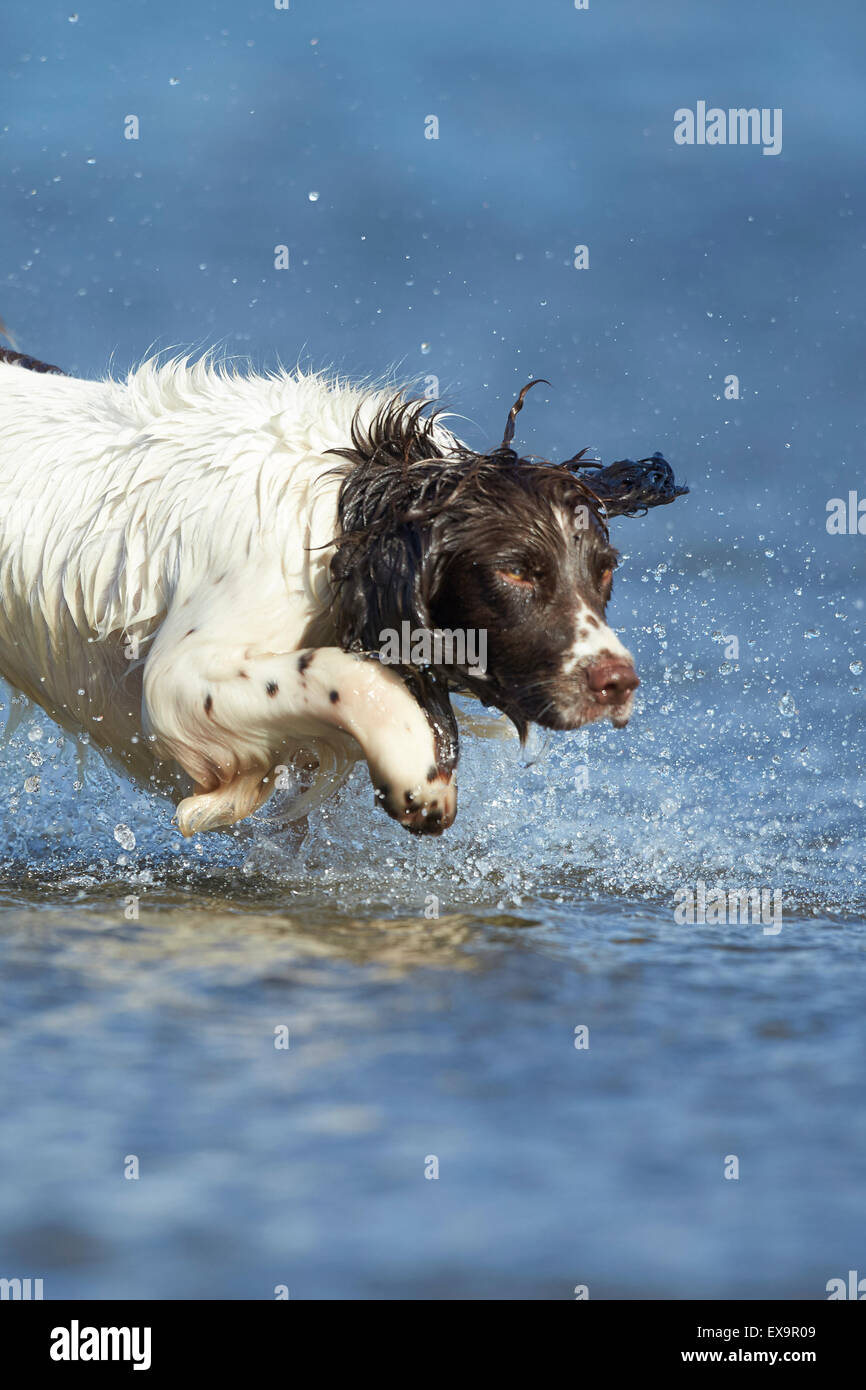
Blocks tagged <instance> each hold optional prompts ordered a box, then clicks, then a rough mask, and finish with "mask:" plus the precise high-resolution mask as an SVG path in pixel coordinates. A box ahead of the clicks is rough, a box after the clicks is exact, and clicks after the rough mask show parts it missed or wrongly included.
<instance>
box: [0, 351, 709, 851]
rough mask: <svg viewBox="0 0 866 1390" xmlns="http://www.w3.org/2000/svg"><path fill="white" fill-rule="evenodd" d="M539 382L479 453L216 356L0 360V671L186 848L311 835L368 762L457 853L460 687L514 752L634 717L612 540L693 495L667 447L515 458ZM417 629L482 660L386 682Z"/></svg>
mask: <svg viewBox="0 0 866 1390" xmlns="http://www.w3.org/2000/svg"><path fill="white" fill-rule="evenodd" d="M536 384H537V383H536V382H530V383H529V384H528V385H527V386H526V387H524V389H523V391H521V393H520V396H519V398H518V400H517V401H515V403H514V406H513V407H512V409H511V411H510V413H509V416H508V420H507V423H506V430H505V434H504V438H503V441H502V443H501V444H500V445H499V446H497V447H496V448H493V449H492V450H491V451H490V452H488V453H478V452H475V451H473V450H471V449H469V448H468V447H467V446H466V445H465V444H463V443H462V442H461V441H460V440H459V439H458V438H457V436H456V435H454V434H453V433H452V432H451V431H450V429H448V428H447V427H446V426H445V423H444V420H443V416H442V412H441V410H439V409H438V408H435V407H431V405H430V402H429V401H427V400H424V399H413V398H412V397H411V396H410V395H409V394H408V393H407V392H406V391H398V392H396V393H395V392H394V390H393V389H387V388H382V387H379V386H358V385H353V384H351V383H348V382H345V381H342V380H340V379H338V378H335V377H333V376H328V375H326V374H321V373H304V372H302V371H295V372H287V371H282V370H281V371H278V372H275V373H273V374H271V375H257V374H255V373H251V372H241V371H238V370H236V369H234V368H231V367H229V366H227V365H226V364H224V363H223V364H220V363H218V362H215V361H214V359H213V358H211V357H205V358H202V359H200V360H198V361H193V360H191V359H189V358H181V359H175V360H171V361H166V362H159V361H158V360H150V361H146V362H144V363H143V364H142V365H140V366H138V367H137V368H135V369H134V370H133V371H131V372H130V373H129V375H128V376H127V377H126V379H125V380H122V381H119V380H112V379H106V380H100V381H88V380H82V379H78V378H74V377H70V376H66V375H65V374H64V373H62V372H61V371H60V369H58V368H56V367H51V366H49V365H47V364H45V363H42V362H39V361H37V360H36V359H34V358H30V357H25V356H23V355H22V354H20V353H17V352H12V351H8V350H0V674H2V675H3V676H4V677H5V678H6V680H7V681H9V683H10V684H11V685H12V686H14V687H15V688H16V689H17V690H19V691H21V692H22V693H23V694H24V695H25V696H27V697H29V698H30V699H31V700H33V701H35V702H36V703H37V704H39V705H40V706H41V707H42V708H43V709H44V710H46V711H47V713H48V714H49V715H50V716H51V717H52V719H54V720H55V721H56V722H57V723H58V724H60V725H61V726H63V727H64V728H65V729H67V730H70V731H72V732H74V733H76V734H78V735H81V734H82V733H86V734H87V735H89V741H90V743H91V744H93V745H94V746H96V747H97V748H98V749H100V750H101V752H102V753H103V755H104V756H105V757H106V758H107V759H108V760H109V761H110V762H112V763H113V764H114V765H115V766H118V767H120V768H122V769H123V771H124V772H125V773H126V774H127V775H128V776H130V777H131V778H132V779H133V780H135V781H137V782H139V783H141V784H144V785H147V786H150V787H155V788H156V789H157V790H159V791H160V792H162V793H164V794H166V795H167V796H168V797H170V798H171V800H172V801H173V802H174V803H175V805H176V822H177V825H178V827H179V829H180V831H181V833H182V834H183V835H185V836H190V835H194V834H196V833H199V832H204V831H209V830H215V829H220V828H224V827H228V826H231V825H234V824H235V823H236V822H238V821H240V820H242V819H243V818H244V817H246V816H249V815H250V814H251V813H252V812H254V811H255V810H257V809H258V808H259V807H260V806H262V805H263V804H264V802H265V801H266V800H267V798H268V797H269V796H270V794H271V793H272V791H273V790H274V787H275V786H281V785H282V786H290V787H293V788H294V789H295V791H296V792H298V795H297V796H296V800H295V801H294V802H293V803H292V813H293V814H296V815H297V816H301V815H303V814H304V813H305V811H307V810H309V809H310V808H311V807H312V806H313V805H315V804H318V802H319V801H321V800H322V799H323V797H324V796H326V795H328V794H329V793H330V792H332V791H333V790H334V789H335V787H336V786H337V785H339V782H340V780H341V779H342V778H343V777H344V776H345V775H346V773H347V771H348V770H349V769H350V768H351V766H352V765H353V763H354V762H356V761H357V760H358V759H359V758H364V759H365V760H366V762H367V765H368V768H369V771H370V776H371V780H372V783H373V786H374V789H375V800H376V802H377V803H378V804H380V805H381V806H382V807H383V808H384V809H385V811H387V813H388V814H389V815H390V816H392V817H393V818H394V819H395V820H397V821H398V822H399V823H400V824H401V825H403V826H405V827H406V828H407V829H408V830H410V831H413V832H416V833H424V834H439V833H441V832H442V831H443V830H445V829H446V828H447V827H448V826H449V825H450V824H451V823H452V822H453V820H454V818H455V815H456V812H457V789H456V770H457V762H458V751H459V745H458V731H457V723H456V719H455V715H454V710H453V707H452V704H451V698H450V697H451V695H452V694H453V693H454V692H463V693H466V694H470V695H473V696H476V697H478V698H479V699H480V700H481V701H482V702H483V703H484V704H485V705H486V706H488V707H492V708H494V709H497V710H499V711H501V712H502V713H504V714H505V715H507V716H508V718H509V719H510V720H511V721H513V723H514V724H515V725H516V727H517V730H518V733H519V734H520V736H521V738H525V736H526V733H527V730H528V727H529V725H530V723H531V722H536V723H538V724H541V725H544V726H546V727H549V728H553V729H576V728H580V727H581V726H582V725H584V724H588V723H590V722H591V721H594V720H598V719H601V718H609V719H611V720H612V722H613V723H614V724H615V725H616V726H618V727H622V726H624V725H625V724H626V723H627V722H628V719H629V716H630V714H631V710H632V702H633V695H634V690H635V688H636V687H637V685H638V678H637V675H636V673H635V669H634V664H633V662H632V658H631V656H630V654H629V652H628V651H627V650H626V648H625V647H624V646H623V644H622V643H621V642H620V640H619V639H618V638H617V637H616V635H615V634H614V633H613V632H612V630H611V629H610V627H609V626H608V625H607V622H606V620H605V610H606V607H607V603H608V600H609V599H610V596H611V589H612V584H613V572H614V569H615V568H616V565H617V558H618V557H617V552H616V550H615V549H614V548H613V547H612V545H611V543H610V537H609V530H608V522H609V520H610V518H612V517H616V516H622V515H628V516H634V515H640V514H644V513H645V512H646V510H647V509H648V508H650V507H655V506H659V505H662V504H667V503H670V502H672V501H674V500H675V498H677V497H679V496H681V495H683V494H684V493H685V492H687V491H688V489H687V488H685V487H682V486H679V485H678V484H677V483H676V481H675V480H674V476H673V472H672V470H671V468H670V466H669V465H668V463H667V462H666V461H665V460H664V459H663V458H662V456H661V455H660V454H654V455H653V456H652V457H651V458H646V459H642V460H639V461H637V462H633V461H631V460H622V461H620V462H618V463H614V464H612V465H610V466H609V467H607V468H602V467H601V465H600V464H599V463H597V462H595V461H590V460H587V459H586V458H585V456H584V455H585V451H584V453H581V454H577V455H575V456H574V457H573V458H571V459H569V460H567V461H565V462H563V463H559V464H554V463H551V462H547V461H544V460H540V459H534V458H523V457H521V456H520V455H519V454H518V453H517V452H516V451H515V449H514V447H513V438H514V429H515V420H516V417H517V414H518V412H519V411H520V409H521V408H522V406H523V403H524V398H525V396H526V393H527V391H528V390H529V389H530V387H531V386H534V385H536ZM407 625H408V627H407ZM401 631H402V632H405V631H409V632H410V633H422V634H425V633H426V634H431V633H432V634H433V636H434V637H439V636H442V635H444V636H446V637H447V636H451V637H453V635H454V634H455V633H456V634H458V635H460V634H465V633H467V632H473V633H481V634H483V635H484V645H485V658H486V659H485V661H484V662H483V663H481V662H479V661H477V660H475V661H474V662H471V663H470V662H469V660H468V659H467V657H466V654H465V653H464V652H462V651H461V650H458V651H457V652H456V655H455V654H454V652H453V650H452V651H451V652H450V653H449V654H448V655H447V656H445V657H443V655H442V652H441V651H440V650H437V649H436V644H435V643H434V644H433V648H432V649H431V650H432V652H433V654H432V655H430V654H429V653H425V656H424V659H423V660H419V661H415V660H414V659H403V660H400V661H398V662H396V663H392V664H389V662H388V661H386V660H385V659H384V658H383V655H382V653H383V642H384V641H385V637H386V635H387V634H393V633H395V632H396V633H400V632H401ZM440 645H441V644H440Z"/></svg>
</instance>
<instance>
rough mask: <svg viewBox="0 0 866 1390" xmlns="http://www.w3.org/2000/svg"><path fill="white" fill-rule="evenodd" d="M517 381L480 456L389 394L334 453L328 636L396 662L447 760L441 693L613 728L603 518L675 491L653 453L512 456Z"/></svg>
mask: <svg viewBox="0 0 866 1390" xmlns="http://www.w3.org/2000/svg"><path fill="white" fill-rule="evenodd" d="M534 384H535V383H530V384H529V385H534ZM528 390H529V386H526V387H524V389H523V391H522V392H521V393H520V397H519V399H518V400H517V401H516V402H515V405H514V406H513V407H512V410H511V412H510V414H509V417H508V424H507V426H506V431H505V437H504V439H503V441H502V444H501V445H500V446H499V447H498V448H496V449H494V450H492V451H491V452H490V453H475V452H473V451H470V450H468V449H466V447H465V446H463V445H461V444H460V443H459V441H457V440H456V439H454V438H453V436H450V435H449V433H448V432H447V431H445V430H444V429H443V428H442V427H441V425H440V424H439V423H438V422H437V420H436V417H435V415H434V416H430V415H425V414H424V413H423V412H424V411H425V408H426V407H427V405H428V402H426V401H406V400H405V399H404V398H402V397H398V398H397V399H395V400H393V401H391V402H389V403H388V404H387V405H385V406H384V407H383V408H382V409H381V410H380V411H379V412H378V413H377V415H376V416H375V418H374V419H373V421H372V423H371V424H370V425H368V426H367V427H366V428H365V429H362V428H361V426H360V425H359V423H358V422H357V420H356V422H355V426H354V429H353V442H352V448H351V449H347V450H341V451H339V452H340V453H342V454H343V455H344V456H345V457H346V458H347V459H348V460H349V461H350V463H351V465H352V466H351V468H350V469H349V470H348V471H347V473H346V476H345V480H344V482H343V485H342V488H341V492H340V502H339V520H340V528H341V534H340V536H339V538H338V541H337V548H336V552H335V555H334V559H333V561H332V567H331V572H332V577H333V579H334V582H335V586H336V599H335V620H336V625H337V630H338V635H339V639H340V642H341V644H342V645H343V646H344V647H345V648H346V649H347V650H355V651H368V652H371V653H377V654H379V655H380V658H381V659H386V660H393V661H397V662H399V664H401V665H402V666H403V669H404V672H405V673H406V675H407V677H408V678H409V680H410V684H411V685H412V687H413V689H414V690H415V693H416V695H417V696H418V698H419V699H420V700H421V702H422V704H424V705H425V707H426V708H428V709H429V710H430V715H431V722H433V723H434V727H439V726H442V724H443V719H444V722H445V726H447V727H446V730H445V731H446V734H447V737H448V738H451V737H452V732H453V743H454V756H455V758H456V730H453V731H452V729H451V727H450V726H448V718H447V715H445V714H444V708H449V709H450V707H449V706H448V700H447V691H448V690H449V689H452V690H454V689H457V690H459V689H462V690H468V691H470V692H471V693H472V694H474V695H477V696H478V697H479V698H480V699H481V700H483V701H484V702H485V704H488V705H494V706H496V707H497V708H498V709H500V710H502V711H504V713H505V714H507V715H508V716H509V717H510V718H511V719H512V720H513V721H514V723H515V724H516V725H517V727H518V730H519V731H520V734H521V737H523V736H524V735H525V732H526V729H527V727H528V724H529V723H530V722H531V721H534V722H536V723H538V724H542V725H545V726H547V727H548V728H554V729H576V728H580V727H581V726H582V725H584V724H587V723H589V722H591V721H592V720H595V719H599V718H604V717H607V718H610V719H612V721H613V723H614V724H616V725H618V726H622V725H624V724H626V723H627V722H628V719H629V715H630V713H631V706H632V696H633V692H634V690H635V688H636V686H637V684H638V678H637V675H636V673H635V669H634V664H633V662H632V659H631V656H630V654H629V653H628V651H627V650H626V648H625V647H624V646H623V645H622V643H621V642H620V641H619V639H618V638H617V637H616V635H615V634H614V633H613V632H612V631H611V629H610V628H609V627H608V625H607V622H606V620H605V611H606V608H607V603H608V600H609V599H610V595H611V589H612V586H613V573H614V570H615V569H616V565H617V560H618V556H617V552H616V550H615V549H614V548H613V547H612V545H611V543H610V538H609V533H608V524H607V523H608V519H609V518H610V517H612V516H620V515H627V516H635V515H640V514H642V513H643V512H645V511H646V509H648V508H649V507H654V506H658V505H660V504H663V503H667V502H672V501H673V500H674V499H675V498H676V497H678V496H680V495H681V494H683V493H684V492H686V491H687V490H688V489H687V488H684V487H678V486H677V485H676V483H675V482H674V478H673V473H672V471H671V469H670V467H669V465H668V464H667V463H666V462H665V460H664V459H663V458H662V457H661V455H660V454H656V455H654V456H653V457H652V458H650V459H642V460H640V461H639V462H637V463H635V462H632V461H631V460H623V461H621V462H619V463H614V464H612V465H611V466H610V467H609V468H604V469H602V468H601V467H600V465H598V464H594V463H591V462H587V461H586V460H584V459H583V455H580V454H579V455H576V456H575V457H574V458H572V459H569V460H568V461H567V462H566V463H562V464H551V463H547V462H543V461H539V460H536V459H528V458H521V457H520V456H519V455H518V454H517V453H516V451H515V450H514V449H513V448H512V446H511V441H512V439H513V436H514V421H515V417H516V415H517V413H518V411H519V410H520V409H521V407H522V405H523V400H524V397H525V395H526V392H527V391H528ZM425 634H426V641H425ZM437 637H438V644H437Z"/></svg>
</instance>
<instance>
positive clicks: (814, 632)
mask: <svg viewBox="0 0 866 1390" xmlns="http://www.w3.org/2000/svg"><path fill="white" fill-rule="evenodd" d="M820 635H821V634H820V632H819V631H818V629H817V628H814V627H807V628H806V631H805V632H804V633H803V636H804V637H805V639H806V641H807V642H811V640H812V639H813V638H814V637H820Z"/></svg>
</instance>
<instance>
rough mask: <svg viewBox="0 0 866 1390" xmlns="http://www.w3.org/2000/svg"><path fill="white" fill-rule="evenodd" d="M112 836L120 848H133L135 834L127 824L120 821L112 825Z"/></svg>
mask: <svg viewBox="0 0 866 1390" xmlns="http://www.w3.org/2000/svg"><path fill="white" fill-rule="evenodd" d="M114 838H115V840H116V841H117V843H118V844H119V845H120V847H121V849H135V836H134V835H133V833H132V831H131V830H130V828H129V826H128V825H124V824H123V822H122V821H121V823H120V825H116V826H115V827H114Z"/></svg>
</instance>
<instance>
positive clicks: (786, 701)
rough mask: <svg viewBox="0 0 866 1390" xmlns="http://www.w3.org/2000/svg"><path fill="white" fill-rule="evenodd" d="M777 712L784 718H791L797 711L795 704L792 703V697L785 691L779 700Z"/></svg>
mask: <svg viewBox="0 0 866 1390" xmlns="http://www.w3.org/2000/svg"><path fill="white" fill-rule="evenodd" d="M779 713H780V714H781V715H783V716H784V717H785V719H791V718H793V716H794V715H795V714H796V713H797V706H796V705H795V704H794V701H793V698H792V697H791V696H790V695H789V694H788V693H787V691H786V692H785V694H784V695H783V696H782V698H781V700H780V701H779Z"/></svg>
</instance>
